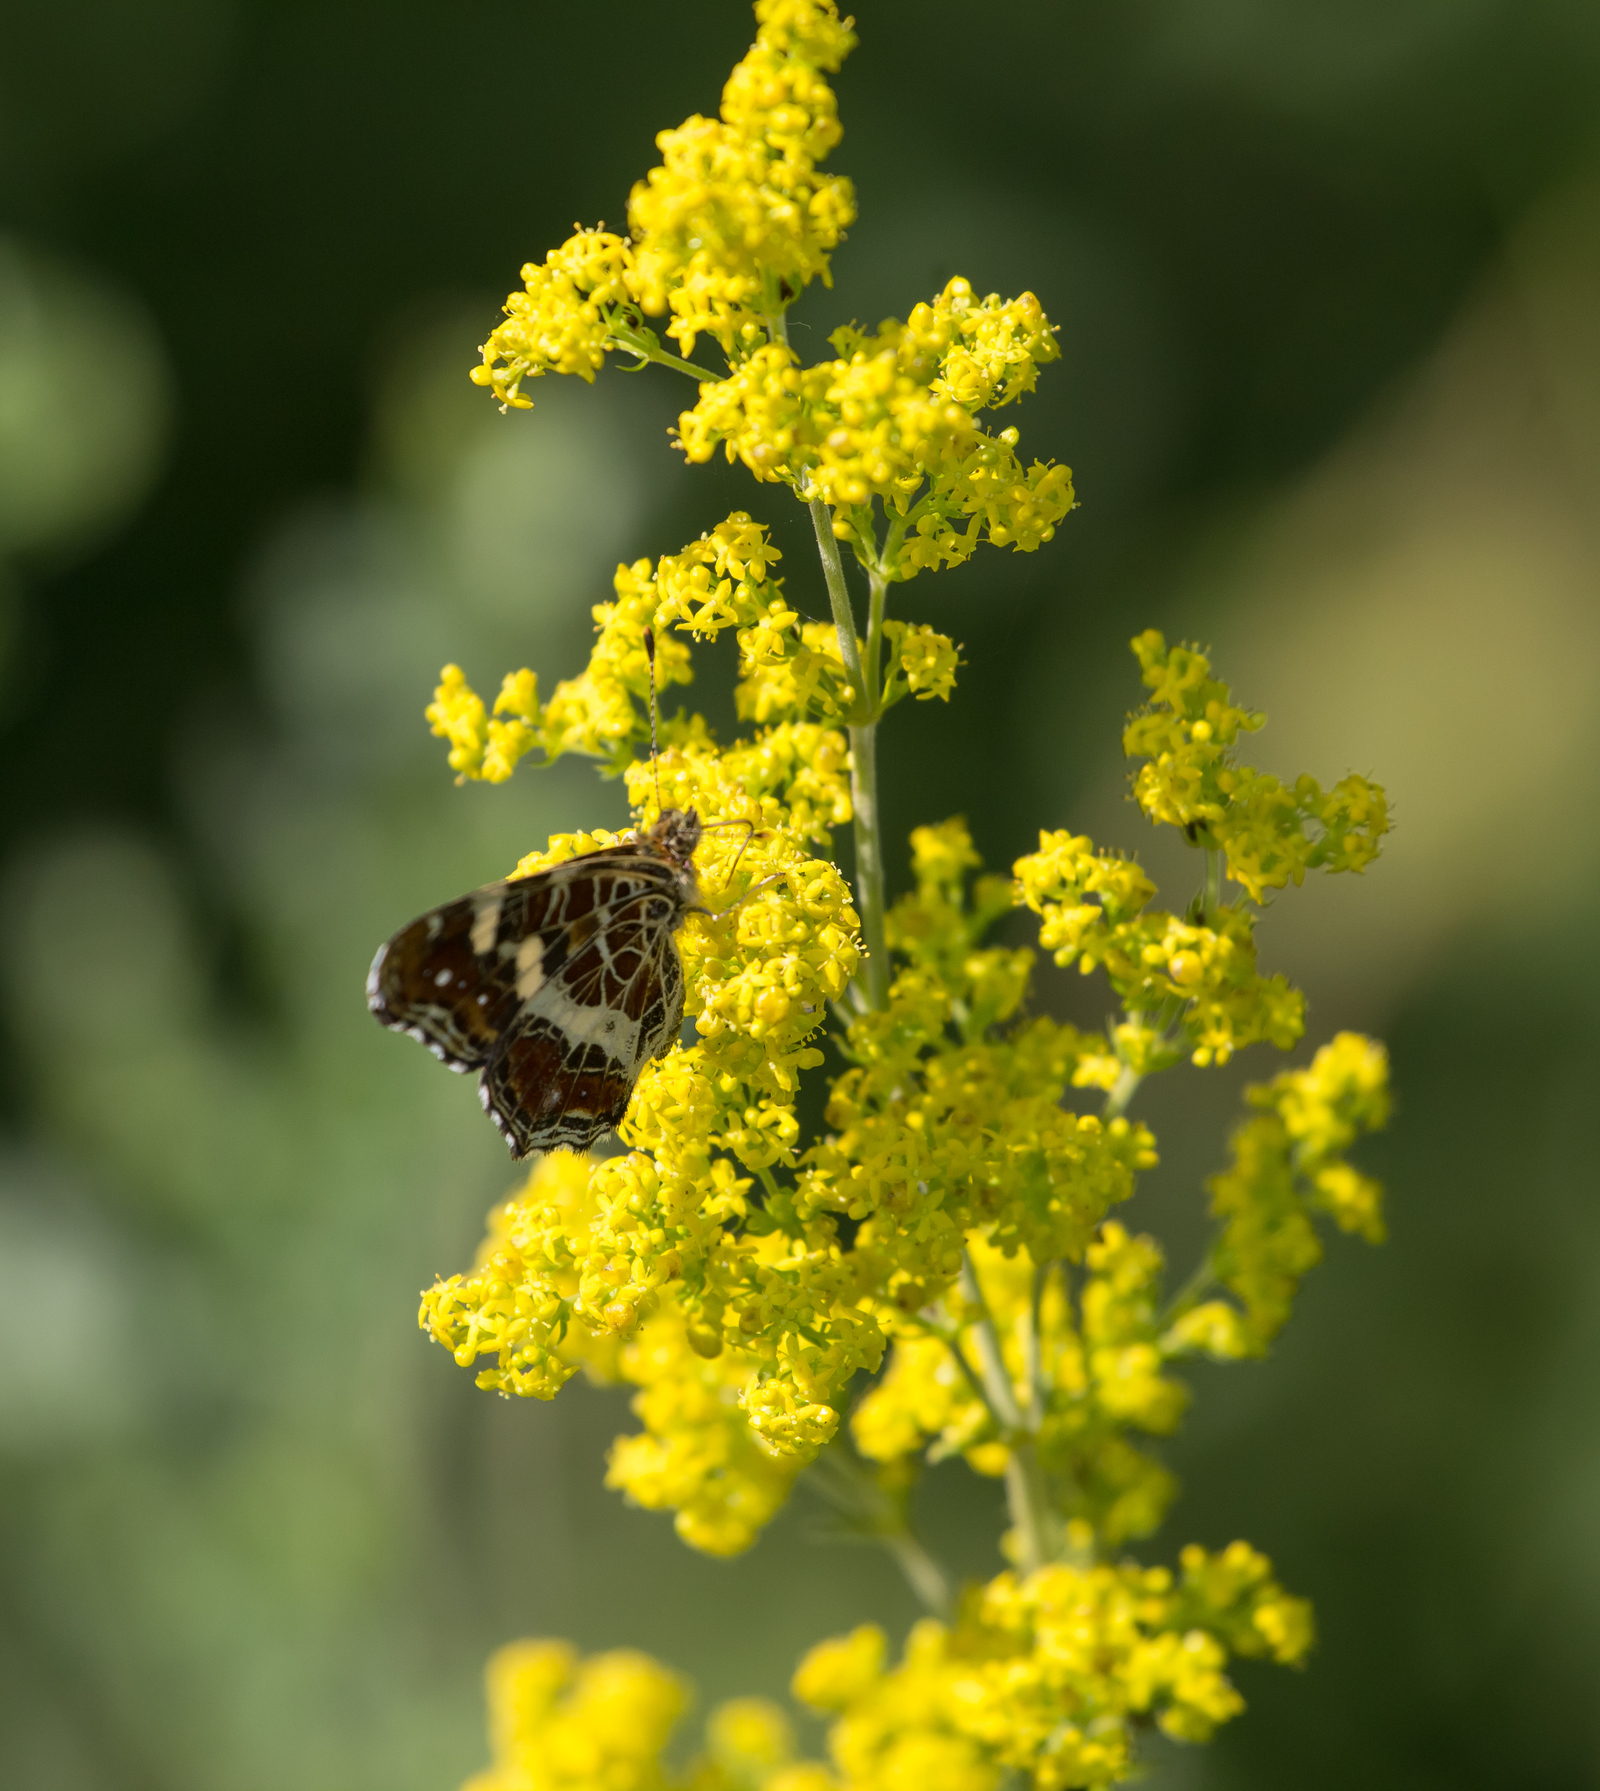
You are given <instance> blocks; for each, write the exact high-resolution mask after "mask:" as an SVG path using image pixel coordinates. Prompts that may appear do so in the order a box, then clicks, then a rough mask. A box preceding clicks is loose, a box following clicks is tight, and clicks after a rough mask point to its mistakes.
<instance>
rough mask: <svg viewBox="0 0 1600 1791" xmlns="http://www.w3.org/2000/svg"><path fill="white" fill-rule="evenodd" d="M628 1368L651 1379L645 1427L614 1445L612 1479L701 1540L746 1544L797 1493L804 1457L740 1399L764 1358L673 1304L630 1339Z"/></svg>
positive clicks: (643, 1401) (642, 1379) (708, 1550)
mask: <svg viewBox="0 0 1600 1791" xmlns="http://www.w3.org/2000/svg"><path fill="white" fill-rule="evenodd" d="M713 1349H714V1350H715V1351H716V1354H715V1356H714V1358H712V1359H710V1360H708V1359H707V1357H706V1352H707V1350H713ZM619 1373H620V1376H621V1378H623V1379H626V1380H629V1381H632V1382H633V1383H634V1384H635V1385H636V1386H638V1387H639V1388H641V1389H642V1390H641V1391H640V1392H639V1393H637V1394H635V1396H634V1400H633V1409H634V1412H635V1414H636V1415H637V1416H638V1417H639V1419H640V1420H641V1421H642V1422H643V1424H644V1430H643V1431H642V1432H641V1433H640V1434H638V1435H636V1436H623V1437H618V1438H617V1440H616V1442H615V1443H614V1444H613V1445H612V1448H611V1460H610V1467H609V1469H608V1472H607V1474H606V1484H607V1485H608V1486H612V1487H616V1488H618V1489H619V1490H620V1491H622V1492H625V1493H626V1494H627V1495H628V1497H629V1498H631V1499H632V1500H633V1501H634V1503H635V1504H637V1505H642V1506H644V1507H645V1508H646V1509H647V1510H651V1511H672V1512H675V1513H676V1516H675V1518H674V1523H675V1525H676V1527H677V1531H678V1534H679V1535H680V1536H681V1537H682V1538H683V1540H684V1541H685V1542H687V1543H688V1544H689V1545H690V1546H691V1547H692V1548H697V1549H700V1550H701V1551H702V1552H703V1553H705V1554H708V1555H736V1554H740V1553H742V1552H743V1550H745V1549H747V1548H748V1547H749V1546H750V1544H751V1543H752V1542H754V1541H755V1539H756V1537H757V1536H758V1535H759V1534H760V1532H761V1530H762V1528H763V1527H764V1526H765V1525H766V1524H767V1523H768V1522H769V1521H770V1520H771V1518H772V1517H773V1516H774V1515H775V1514H776V1513H777V1511H778V1509H779V1508H780V1507H781V1506H782V1504H783V1502H784V1500H785V1499H786V1498H787V1497H788V1496H789V1488H790V1485H791V1484H792V1482H793V1480H794V1477H795V1474H796V1473H797V1472H798V1471H799V1467H800V1460H799V1458H798V1457H796V1456H792V1455H791V1456H788V1457H784V1456H780V1455H777V1454H775V1453H774V1452H773V1451H772V1450H770V1449H768V1448H766V1447H764V1446H763V1444H762V1443H761V1441H760V1439H759V1438H757V1436H756V1435H755V1433H754V1432H753V1431H752V1430H751V1428H750V1425H749V1422H748V1421H747V1420H746V1418H745V1416H744V1412H743V1410H742V1408H741V1407H740V1405H739V1395H740V1394H741V1392H742V1391H743V1390H744V1388H745V1387H746V1386H747V1385H748V1384H749V1382H750V1381H751V1380H752V1379H754V1377H755V1373H756V1365H755V1363H754V1362H753V1361H751V1360H750V1358H749V1357H748V1356H746V1355H745V1354H744V1353H743V1352H742V1351H735V1350H728V1349H724V1348H723V1347H722V1339H721V1336H720V1335H719V1334H718V1333H716V1332H713V1331H711V1330H709V1329H707V1328H706V1327H704V1326H703V1325H702V1326H699V1327H697V1328H696V1329H694V1330H692V1331H691V1330H690V1328H689V1326H688V1324H687V1322H686V1320H685V1317H684V1314H683V1312H682V1311H681V1309H679V1308H677V1307H676V1305H674V1304H669V1305H668V1306H666V1307H664V1308H663V1310H662V1311H661V1313H660V1314H659V1315H658V1316H657V1317H655V1318H653V1319H651V1320H650V1321H649V1322H648V1323H647V1324H646V1325H645V1326H644V1327H643V1328H642V1329H641V1330H640V1331H639V1332H638V1333H637V1334H636V1335H635V1336H634V1337H632V1338H631V1339H629V1341H628V1342H627V1343H626V1344H625V1345H624V1346H623V1349H622V1352H621V1360H620V1363H619Z"/></svg>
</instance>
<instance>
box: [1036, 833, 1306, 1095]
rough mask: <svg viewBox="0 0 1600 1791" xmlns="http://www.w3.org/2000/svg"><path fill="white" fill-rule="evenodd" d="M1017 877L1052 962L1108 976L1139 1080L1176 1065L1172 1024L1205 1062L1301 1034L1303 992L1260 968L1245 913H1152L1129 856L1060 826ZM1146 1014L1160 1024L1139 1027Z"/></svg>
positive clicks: (1144, 882)
mask: <svg viewBox="0 0 1600 1791" xmlns="http://www.w3.org/2000/svg"><path fill="white" fill-rule="evenodd" d="M1015 872H1016V878H1017V899H1018V901H1019V902H1020V903H1021V904H1022V905H1023V906H1025V907H1028V908H1031V909H1032V910H1033V911H1034V913H1036V914H1037V915H1039V916H1040V919H1041V922H1042V924H1041V926H1040V928H1039V943H1040V944H1041V945H1042V946H1043V947H1044V948H1045V949H1046V950H1047V951H1052V952H1053V953H1054V954H1055V960H1056V962H1057V963H1058V964H1071V963H1076V964H1077V965H1078V968H1079V969H1080V970H1081V971H1082V972H1083V973H1084V974H1085V975H1088V973H1089V972H1090V971H1092V970H1097V969H1104V971H1105V973H1106V977H1107V980H1108V981H1109V982H1110V984H1111V986H1112V988H1113V989H1114V990H1115V991H1116V992H1117V994H1118V996H1119V997H1120V998H1121V1000H1122V1002H1123V1005H1124V1006H1125V1007H1126V1008H1127V1010H1128V1012H1129V1015H1130V1017H1131V1018H1132V1020H1133V1022H1134V1024H1133V1027H1132V1029H1131V1030H1130V1031H1128V1032H1121V1030H1120V1029H1119V1037H1118V1040H1117V1042H1118V1044H1119V1046H1121V1047H1122V1048H1123V1056H1124V1061H1127V1062H1130V1063H1131V1064H1132V1066H1133V1067H1134V1068H1135V1069H1136V1070H1137V1071H1138V1072H1139V1073H1141V1074H1144V1073H1147V1072H1148V1071H1149V1070H1151V1069H1155V1068H1161V1067H1163V1065H1164V1063H1170V1062H1172V1061H1174V1059H1175V1057H1176V1054H1177V1053H1176V1051H1175V1050H1174V1049H1172V1048H1170V1047H1169V1046H1168V1044H1167V1043H1166V1041H1164V1040H1162V1039H1160V1038H1159V1036H1158V1035H1159V1034H1160V1033H1161V1032H1162V1031H1163V1030H1164V1028H1165V1026H1166V1025H1167V1024H1169V1023H1171V1024H1175V1025H1176V1027H1177V1030H1178V1034H1179V1036H1181V1038H1182V1039H1183V1040H1184V1041H1185V1042H1186V1043H1187V1045H1188V1047H1189V1054H1190V1056H1191V1057H1192V1059H1193V1061H1194V1062H1195V1063H1197V1064H1202V1065H1203V1064H1208V1063H1226V1062H1227V1061H1228V1059H1229V1058H1230V1057H1231V1056H1232V1055H1233V1053H1234V1052H1235V1051H1236V1050H1239V1049H1240V1048H1241V1047H1242V1046H1245V1045H1249V1044H1253V1043H1255V1042H1256V1041H1257V1040H1261V1039H1265V1040H1267V1041H1269V1042H1270V1043H1272V1044H1274V1045H1277V1046H1278V1047H1279V1048H1280V1049H1287V1048H1288V1047H1289V1046H1290V1045H1292V1044H1294V1042H1295V1041H1296V1040H1297V1039H1298V1038H1299V1037H1300V1035H1301V1033H1302V1032H1303V1031H1304V1027H1305V1019H1304V1015H1305V1003H1304V998H1303V997H1302V996H1301V994H1300V992H1299V990H1297V989H1294V988H1291V987H1290V985H1289V984H1288V983H1287V982H1286V981H1285V980H1284V978H1283V977H1281V976H1272V977H1264V976H1261V975H1259V974H1258V973H1257V971H1256V953H1255V936H1254V935H1255V919H1254V916H1253V915H1252V914H1250V912H1249V911H1248V910H1247V909H1244V908H1242V907H1239V908H1220V909H1217V910H1215V911H1213V912H1212V913H1211V914H1210V915H1209V917H1208V920H1209V924H1201V923H1198V922H1191V921H1188V920H1180V919H1179V918H1178V917H1177V916H1176V915H1174V914H1167V913H1163V912H1161V911H1159V910H1150V909H1148V907H1147V904H1148V903H1149V902H1150V901H1151V899H1152V898H1153V897H1154V895H1155V886H1154V884H1152V883H1151V882H1150V880H1149V879H1148V878H1147V877H1146V876H1145V874H1144V872H1143V871H1142V870H1141V869H1140V868H1139V866H1138V865H1137V864H1136V863H1135V862H1134V861H1133V860H1132V859H1127V858H1122V857H1118V856H1116V855H1113V854H1110V853H1104V852H1096V851H1095V850H1094V847H1093V844H1092V843H1091V842H1090V841H1089V840H1088V839H1087V838H1086V837H1084V836H1082V835H1076V836H1075V835H1073V834H1071V833H1070V832H1067V831H1066V830H1065V829H1062V830H1060V831H1057V832H1054V833H1048V832H1046V833H1041V834H1040V835H1039V850H1038V851H1037V852H1034V853H1030V854H1029V855H1028V856H1027V857H1026V858H1019V859H1018V860H1017V862H1016V866H1015ZM1146 1016H1148V1017H1150V1019H1151V1020H1154V1019H1156V1018H1157V1017H1159V1018H1160V1019H1161V1021H1162V1025H1160V1026H1148V1025H1141V1024H1140V1021H1141V1020H1142V1019H1144V1018H1145V1017H1146Z"/></svg>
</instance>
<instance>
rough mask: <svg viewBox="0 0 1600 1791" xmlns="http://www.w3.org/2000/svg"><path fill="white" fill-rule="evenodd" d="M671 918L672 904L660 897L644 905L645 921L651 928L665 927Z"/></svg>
mask: <svg viewBox="0 0 1600 1791" xmlns="http://www.w3.org/2000/svg"><path fill="white" fill-rule="evenodd" d="M671 918H672V904H671V902H669V901H667V900H666V899H665V898H664V897H662V896H655V897H653V898H652V899H651V900H650V901H648V902H646V903H645V919H646V920H647V921H649V922H650V923H651V924H652V925H653V926H665V925H666V923H667V922H668V921H669V920H671Z"/></svg>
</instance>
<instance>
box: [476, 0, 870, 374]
mask: <svg viewBox="0 0 1600 1791" xmlns="http://www.w3.org/2000/svg"><path fill="white" fill-rule="evenodd" d="M755 12H756V20H757V26H758V29H757V33H756V41H755V44H754V45H753V46H752V48H751V50H750V52H749V54H748V55H747V56H746V57H745V58H744V60H743V61H742V62H740V63H739V64H738V66H737V67H736V68H735V69H734V71H733V73H732V74H731V75H730V76H729V77H728V82H727V85H726V86H725V87H724V88H723V91H722V107H721V114H720V116H719V117H718V118H702V117H700V116H699V115H696V116H695V117H693V118H689V119H687V120H685V122H684V123H683V124H682V125H680V126H679V127H678V128H677V129H676V130H671V131H663V132H661V134H660V135H659V136H658V137H657V138H656V147H657V148H658V149H659V150H660V151H661V155H662V162H661V165H660V166H659V167H657V168H652V169H651V171H650V172H649V174H648V175H646V177H645V178H644V179H643V180H642V181H640V182H639V183H638V184H637V185H636V186H635V187H634V189H633V192H632V195H631V196H630V198H629V200H628V223H629V228H630V235H629V236H628V237H622V236H618V235H615V234H614V233H612V232H610V231H607V230H605V229H603V228H601V229H597V230H584V229H581V228H580V229H578V230H577V231H576V233H575V234H574V235H573V236H572V237H570V238H569V239H568V240H567V241H566V242H565V243H563V244H562V245H561V247H560V248H558V249H553V250H552V251H551V252H550V253H549V255H547V256H546V257H545V259H544V261H543V262H530V263H529V264H528V265H527V266H526V267H524V268H523V270H522V281H523V289H522V291H520V292H514V293H512V294H511V296H510V297H509V298H508V299H507V300H506V304H505V312H506V321H505V322H504V323H502V324H500V325H499V326H498V327H497V328H496V329H495V330H494V332H493V333H492V334H491V336H490V337H489V340H488V341H487V342H486V343H484V345H483V351H482V352H483V364H482V365H481V366H479V367H475V368H474V369H473V370H472V378H473V379H474V381H475V382H476V383H477V384H479V385H482V386H488V387H489V388H490V389H491V390H492V391H493V392H494V394H495V396H496V397H498V398H499V399H500V401H501V403H502V404H505V405H511V406H514V407H516V408H518V409H526V408H527V407H528V406H529V405H530V404H531V403H532V400H531V399H530V398H529V397H528V396H527V395H526V394H525V393H524V392H523V390H522V385H523V382H524V381H525V380H529V379H537V378H539V377H540V376H541V375H543V374H546V373H575V374H577V375H578V376H579V377H580V378H582V379H586V380H592V379H593V378H594V376H595V373H596V372H597V371H598V370H599V368H600V367H601V366H602V364H603V363H604V359H605V356H606V355H607V354H608V353H610V352H611V351H612V350H613V349H616V348H622V349H624V350H629V349H631V350H632V351H633V352H635V353H643V352H646V351H647V350H648V349H651V348H654V347H655V345H656V344H655V338H654V336H653V335H652V334H651V333H650V332H649V331H647V330H645V329H644V328H643V327H642V324H643V317H644V316H645V315H649V316H653V317H659V316H662V315H663V314H667V313H670V315H671V322H670V323H669V324H668V325H667V334H668V335H669V336H672V337H675V338H676V340H677V342H678V344H679V346H680V348H681V349H682V352H683V353H684V354H685V355H690V354H692V353H693V352H694V345H695V340H696V338H697V337H698V336H699V335H700V334H701V333H705V334H708V335H710V336H712V337H714V338H715V339H716V340H717V341H718V342H719V343H720V344H721V345H722V349H723V352H724V353H725V354H726V355H727V356H728V357H729V359H730V360H733V359H735V358H736V357H738V356H740V355H741V354H743V353H745V352H747V351H748V350H749V349H750V348H751V347H752V346H754V345H755V344H756V343H758V342H764V341H765V340H766V339H767V334H768V331H769V330H770V328H771V327H772V319H773V318H774V317H775V316H777V315H779V314H780V313H781V312H782V311H783V310H785V309H786V308H787V307H788V305H790V304H791V303H792V302H793V301H794V300H795V299H796V298H797V297H798V296H799V295H800V293H801V292H802V291H803V290H804V288H805V287H806V286H807V285H808V284H809V283H810V282H811V281H812V280H813V279H815V278H817V277H818V276H819V275H820V276H821V278H822V279H823V280H824V281H826V280H827V279H828V277H829V276H828V259H829V256H830V254H831V253H832V251H833V249H834V248H835V247H836V246H837V244H838V242H839V240H840V238H841V237H842V236H843V234H844V232H845V230H846V229H847V228H848V227H849V225H850V224H851V223H852V222H853V220H854V218H855V198H854V194H853V193H852V190H851V186H850V182H849V181H848V180H845V179H843V178H842V177H841V176H838V175H824V174H822V173H820V172H819V171H818V163H819V162H821V161H822V160H823V159H824V158H825V157H826V155H827V154H828V152H829V151H830V150H831V149H832V148H833V147H834V145H835V144H836V143H837V142H838V140H839V135H840V131H839V119H838V108H837V106H836V104H835V101H834V96H833V91H832V89H831V88H830V87H829V86H828V83H827V81H826V80H825V79H824V76H825V75H827V74H829V73H832V72H833V71H834V70H836V69H837V68H838V67H839V65H840V64H841V63H842V62H843V60H844V58H845V57H846V56H847V55H848V54H849V53H850V50H851V49H852V48H853V47H854V44H855V36H854V34H853V32H852V31H851V28H850V23H849V21H848V20H841V19H840V18H839V14H838V9H837V6H836V5H835V4H834V0H758V3H757V5H756V9H755Z"/></svg>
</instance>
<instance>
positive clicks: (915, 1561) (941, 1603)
mask: <svg viewBox="0 0 1600 1791" xmlns="http://www.w3.org/2000/svg"><path fill="white" fill-rule="evenodd" d="M878 1540H879V1541H880V1542H881V1543H882V1544H883V1546H884V1547H885V1548H886V1549H887V1550H888V1551H889V1553H890V1554H891V1555H893V1556H894V1558H895V1561H896V1563H897V1564H898V1565H899V1568H900V1571H901V1572H902V1573H903V1574H904V1575H905V1576H906V1583H907V1584H908V1585H909V1586H910V1587H911V1590H912V1591H913V1592H914V1593H915V1594H916V1595H917V1597H918V1598H919V1599H920V1600H921V1601H922V1604H923V1606H924V1607H925V1608H926V1609H927V1610H928V1611H929V1612H930V1613H931V1614H932V1615H933V1616H935V1617H948V1616H949V1615H950V1579H949V1576H948V1575H947V1574H946V1573H945V1570H944V1569H943V1568H942V1567H941V1566H940V1565H939V1563H938V1562H937V1561H935V1560H934V1558H933V1556H932V1555H930V1554H929V1553H928V1551H927V1550H926V1549H925V1548H924V1547H923V1546H922V1544H921V1543H920V1542H919V1541H918V1540H917V1538H916V1537H915V1536H913V1535H912V1533H911V1532H910V1531H909V1530H890V1531H888V1532H886V1533H885V1534H884V1535H882V1536H880V1537H879V1538H878Z"/></svg>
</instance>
